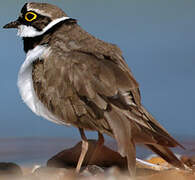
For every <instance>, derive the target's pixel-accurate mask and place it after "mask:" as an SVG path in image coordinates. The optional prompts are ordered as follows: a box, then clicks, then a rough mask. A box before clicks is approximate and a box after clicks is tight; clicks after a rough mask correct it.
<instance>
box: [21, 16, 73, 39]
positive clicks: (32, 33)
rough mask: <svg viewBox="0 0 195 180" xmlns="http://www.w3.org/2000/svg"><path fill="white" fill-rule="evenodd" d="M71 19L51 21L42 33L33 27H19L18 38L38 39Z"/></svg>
mask: <svg viewBox="0 0 195 180" xmlns="http://www.w3.org/2000/svg"><path fill="white" fill-rule="evenodd" d="M67 19H70V17H61V18H58V19H55V20H53V21H51V22H50V23H49V24H48V25H47V26H46V27H44V28H43V30H42V31H37V30H36V29H35V28H34V27H33V26H26V25H20V26H18V36H20V37H36V36H41V35H43V34H44V33H46V32H47V31H48V30H49V29H51V28H52V27H53V26H55V25H56V24H58V23H60V22H61V21H65V20H67Z"/></svg>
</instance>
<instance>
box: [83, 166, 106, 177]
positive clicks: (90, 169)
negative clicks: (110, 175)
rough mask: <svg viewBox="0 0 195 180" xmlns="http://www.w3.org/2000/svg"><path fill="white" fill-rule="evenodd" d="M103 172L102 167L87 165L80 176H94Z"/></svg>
mask: <svg viewBox="0 0 195 180" xmlns="http://www.w3.org/2000/svg"><path fill="white" fill-rule="evenodd" d="M101 173H104V169H103V168H101V167H99V166H96V165H88V166H87V167H86V168H85V169H84V170H83V171H82V172H81V173H80V175H82V176H95V175H97V174H101Z"/></svg>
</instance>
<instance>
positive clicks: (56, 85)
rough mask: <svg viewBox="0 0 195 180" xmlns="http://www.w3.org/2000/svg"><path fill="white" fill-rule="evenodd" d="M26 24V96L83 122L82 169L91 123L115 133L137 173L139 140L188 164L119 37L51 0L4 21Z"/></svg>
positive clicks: (60, 119)
mask: <svg viewBox="0 0 195 180" xmlns="http://www.w3.org/2000/svg"><path fill="white" fill-rule="evenodd" d="M4 28H16V29H18V36H20V37H21V38H22V39H23V44H24V51H25V53H26V59H25V61H24V62H23V64H22V65H21V67H20V70H19V73H18V81H17V85H18V88H19V93H20V95H21V97H22V100H23V101H24V103H26V104H27V106H28V107H29V108H30V109H31V110H32V111H33V112H34V113H35V114H36V115H38V116H42V117H43V118H45V119H47V120H50V121H52V122H55V123H58V124H62V125H71V126H74V127H76V128H78V129H79V132H80V135H81V139H82V148H81V154H80V157H79V159H78V163H77V166H76V171H77V172H79V171H80V168H81V166H82V163H83V160H84V158H85V155H86V153H87V150H88V145H89V144H88V140H87V137H86V135H85V130H91V131H96V132H98V140H97V149H96V150H97V151H98V148H100V147H101V146H102V145H103V144H104V136H103V134H107V135H109V136H111V137H113V138H114V139H115V140H116V142H117V147H118V152H119V153H120V154H121V156H123V157H126V159H127V167H128V171H129V174H130V175H131V176H134V175H135V173H136V144H144V145H145V146H147V147H148V148H149V149H151V150H152V151H153V152H155V153H156V154H158V155H159V156H161V157H162V158H163V159H165V160H166V161H167V162H168V163H170V164H172V165H173V166H175V167H179V168H184V164H183V163H182V162H181V161H180V160H179V159H178V158H177V157H176V156H175V155H174V153H173V152H172V151H171V149H170V148H171V147H176V146H180V147H183V146H182V145H181V144H180V143H179V142H177V141H176V140H175V139H174V138H173V137H172V136H171V135H170V134H169V133H168V132H167V131H166V129H165V128H164V127H162V126H161V125H160V123H159V122H158V121H157V120H156V119H155V118H154V117H153V116H152V115H151V114H150V113H149V112H148V111H147V110H146V108H145V107H144V106H143V105H142V103H141V94H140V90H139V84H138V82H137V81H136V79H135V78H134V76H133V74H132V72H131V70H130V68H129V67H128V65H127V63H126V61H125V59H124V57H123V54H122V51H121V50H120V49H119V48H118V46H117V45H115V44H111V43H107V42H105V41H103V40H100V39H98V38H96V37H94V36H93V35H91V34H89V33H88V32H87V31H85V30H84V29H83V28H81V26H80V25H79V23H78V21H77V19H74V18H71V17H69V16H68V15H67V14H66V13H65V12H64V11H63V10H62V9H60V8H59V7H57V6H55V5H52V4H48V3H37V2H28V3H26V4H25V5H24V6H23V7H22V9H21V12H20V14H19V17H18V18H17V19H16V20H15V21H12V22H10V23H8V24H6V25H5V26H4Z"/></svg>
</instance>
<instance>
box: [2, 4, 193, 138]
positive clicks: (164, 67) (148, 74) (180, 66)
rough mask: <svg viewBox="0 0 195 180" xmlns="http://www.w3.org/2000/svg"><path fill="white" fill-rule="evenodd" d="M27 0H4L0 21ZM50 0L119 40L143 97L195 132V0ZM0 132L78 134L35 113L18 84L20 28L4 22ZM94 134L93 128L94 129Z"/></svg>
mask: <svg viewBox="0 0 195 180" xmlns="http://www.w3.org/2000/svg"><path fill="white" fill-rule="evenodd" d="M25 2H26V1H23V0H15V1H11V0H7V1H1V2H0V26H1V27H2V26H3V25H4V24H6V23H8V22H9V21H12V20H15V19H16V18H17V16H18V14H19V11H20V9H21V8H22V6H23V5H24V3H25ZM37 2H50V3H53V4H56V5H58V6H59V7H61V8H62V9H63V10H64V11H65V12H66V13H67V14H68V15H69V16H70V17H73V18H76V19H78V22H79V24H80V25H81V26H82V27H83V28H84V29H85V30H87V31H88V32H90V33H91V34H93V35H94V36H96V37H98V38H100V39H103V40H105V41H108V42H112V43H114V44H117V45H118V46H119V47H120V48H121V49H122V51H123V54H124V57H125V59H126V61H127V63H128V65H129V67H131V70H132V71H133V73H134V76H135V77H136V79H137V81H138V82H139V84H140V89H141V94H142V102H143V104H144V106H145V107H146V108H147V109H148V110H149V111H150V112H151V113H152V114H153V115H154V116H155V118H156V119H157V120H158V121H159V122H160V123H161V124H162V125H163V126H164V127H165V128H166V129H167V130H168V131H169V132H170V133H171V134H173V135H177V136H195V130H194V129H195V118H194V112H195V105H194V104H195V95H194V93H195V50H194V48H195V11H194V9H195V1H194V0H172V1H170V0H139V1H138V0H122V1H118V0H109V1H104V0H93V1H92V0H85V1H83V0H66V1H58V0H55V1H37ZM0 49H1V52H0V137H29V136H38V137H44V136H47V137H48V136H49V137H50V136H51V137H59V136H60V137H70V138H72V137H76V138H77V137H79V135H78V131H77V130H76V128H72V127H64V126H59V125H56V124H54V123H51V122H49V121H47V120H44V119H43V118H41V117H37V116H36V115H34V114H33V113H32V112H31V111H30V110H29V109H28V108H27V106H26V105H25V104H24V103H23V102H22V100H21V98H20V96H19V92H18V89H17V86H16V82H17V74H18V71H19V68H20V65H21V64H22V62H23V61H24V59H25V53H24V52H23V44H22V40H21V39H20V38H19V37H16V30H4V29H2V28H0ZM90 136H94V134H90Z"/></svg>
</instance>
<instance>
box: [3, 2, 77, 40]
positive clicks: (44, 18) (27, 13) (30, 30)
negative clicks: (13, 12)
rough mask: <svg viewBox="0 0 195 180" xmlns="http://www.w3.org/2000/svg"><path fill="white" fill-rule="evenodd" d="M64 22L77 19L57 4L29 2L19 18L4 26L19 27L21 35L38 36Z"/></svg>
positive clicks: (73, 21)
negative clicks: (69, 15) (68, 14)
mask: <svg viewBox="0 0 195 180" xmlns="http://www.w3.org/2000/svg"><path fill="white" fill-rule="evenodd" d="M62 22H71V23H75V22H76V20H75V19H72V18H70V17H68V16H67V15H66V14H65V13H64V12H63V11H62V10H61V9H60V8H58V7H57V6H54V5H51V4H47V3H35V2H29V3H26V4H25V5H24V6H23V8H22V10H21V12H20V15H19V17H18V19H17V20H16V21H13V22H10V23H8V24H6V25H5V26H4V27H3V28H17V29H18V35H19V36H20V37H36V36H41V35H43V34H44V33H46V32H47V31H48V30H50V29H51V28H53V27H54V26H56V25H57V24H59V23H62Z"/></svg>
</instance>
